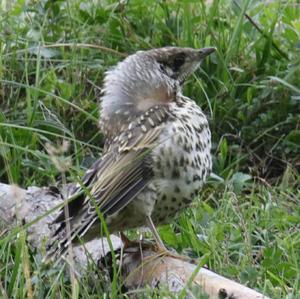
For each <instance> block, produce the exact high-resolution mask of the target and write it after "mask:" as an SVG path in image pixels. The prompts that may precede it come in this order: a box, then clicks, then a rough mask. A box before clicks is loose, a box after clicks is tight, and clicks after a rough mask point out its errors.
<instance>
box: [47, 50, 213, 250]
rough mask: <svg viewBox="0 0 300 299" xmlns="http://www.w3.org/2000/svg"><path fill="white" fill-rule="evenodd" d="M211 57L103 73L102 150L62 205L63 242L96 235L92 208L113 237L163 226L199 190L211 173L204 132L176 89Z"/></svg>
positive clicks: (139, 60) (162, 56)
mask: <svg viewBox="0 0 300 299" xmlns="http://www.w3.org/2000/svg"><path fill="white" fill-rule="evenodd" d="M213 51H214V49H212V48H204V49H200V50H195V49H190V48H175V47H173V48H172V47H167V48H161V49H155V50H150V51H141V52H137V53H136V54H134V55H131V56H129V57H128V58H126V59H125V60H124V61H123V62H121V63H119V64H118V65H117V66H116V67H115V68H114V69H112V70H110V71H108V72H107V74H106V77H105V83H104V96H103V97H102V102H101V120H100V127H101V130H102V132H103V133H104V135H105V137H106V143H105V146H104V151H103V155H102V157H101V158H100V159H99V160H98V161H97V162H96V163H95V164H94V165H93V166H92V167H91V169H89V170H88V171H87V173H86V175H85V176H84V177H83V179H82V185H84V186H85V187H86V189H87V190H88V192H83V190H82V185H81V186H80V185H79V186H77V187H76V188H74V191H73V194H72V197H75V199H74V200H73V201H71V202H70V203H69V204H68V207H69V212H70V219H69V221H70V227H71V236H70V238H69V239H70V240H72V241H73V240H75V239H77V237H79V238H82V239H84V240H90V239H93V238H95V237H97V236H99V235H100V226H99V217H98V213H97V209H99V211H101V212H102V214H103V215H104V217H105V220H106V224H107V226H108V229H109V231H110V233H113V232H117V231H123V230H126V229H129V228H134V227H140V226H144V225H149V222H148V221H147V219H149V218H150V221H151V219H152V220H153V222H154V224H160V223H167V222H169V221H171V220H172V219H173V218H174V217H175V215H176V214H177V213H178V212H179V211H181V210H182V209H184V208H185V207H187V206H188V205H189V204H190V203H191V201H192V200H193V198H194V197H195V196H196V195H197V193H198V191H199V190H201V187H202V185H203V183H204V182H205V179H206V178H207V176H208V175H209V173H210V170H211V156H210V148H211V142H210V130H209V127H208V122H207V119H206V117H205V115H204V114H203V112H202V111H201V109H200V107H199V106H198V105H197V104H196V103H195V102H194V101H193V100H191V99H189V98H187V97H184V96H183V95H182V92H181V84H182V83H183V81H184V79H185V77H186V76H187V75H189V74H190V73H192V72H193V71H194V70H195V69H196V68H197V67H198V66H199V65H200V62H201V60H202V59H203V58H204V57H206V56H207V55H209V54H210V53H211V52H213ZM85 191H86V190H85ZM87 193H89V194H87ZM95 205H96V206H97V209H96V208H95ZM64 218H65V216H64V213H63V212H62V213H61V215H60V216H59V217H58V218H57V220H56V223H59V226H58V229H57V231H56V234H55V238H54V239H55V240H58V241H59V246H58V247H57V248H60V250H63V249H64V248H65V247H66V246H67V244H68V238H67V237H66V227H65V221H64ZM152 229H153V227H152ZM52 244H54V241H53V243H52ZM52 246H53V245H52Z"/></svg>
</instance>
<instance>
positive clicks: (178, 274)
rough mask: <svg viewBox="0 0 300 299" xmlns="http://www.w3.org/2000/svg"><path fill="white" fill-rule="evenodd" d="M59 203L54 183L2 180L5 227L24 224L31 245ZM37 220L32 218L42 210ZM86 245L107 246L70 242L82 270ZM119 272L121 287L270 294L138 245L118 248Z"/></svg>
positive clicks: (99, 251)
mask: <svg viewBox="0 0 300 299" xmlns="http://www.w3.org/2000/svg"><path fill="white" fill-rule="evenodd" d="M61 203H62V198H61V195H60V193H59V192H56V190H55V189H54V188H38V187H30V188H28V190H24V189H20V188H19V187H17V186H14V185H6V184H1V183H0V221H1V222H2V223H4V224H5V228H6V229H9V228H12V227H14V226H16V225H17V224H22V225H26V224H28V223H32V224H31V225H30V226H29V227H28V236H29V237H28V240H29V241H30V242H31V244H32V246H34V247H35V248H37V249H38V248H39V244H41V241H42V240H43V239H44V238H45V236H49V235H50V234H51V226H50V223H51V222H52V220H53V219H54V218H55V217H56V215H57V213H58V211H57V210H56V211H54V212H53V213H50V214H47V212H48V211H49V210H51V209H54V208H55V207H56V206H58V205H59V204H61ZM42 215H45V216H43V217H41V219H40V220H39V221H38V222H35V220H36V219H37V218H38V217H40V216H42ZM110 239H111V242H112V244H113V248H114V249H115V250H116V251H122V252H123V250H121V248H122V242H121V240H120V238H118V237H116V236H114V235H112V236H111V237H110ZM86 250H87V251H88V252H89V254H90V255H91V257H92V258H93V259H94V260H95V261H96V262H98V261H99V260H101V259H103V257H104V256H106V255H107V253H108V252H110V249H109V246H108V242H107V241H106V240H105V239H98V240H94V241H91V242H89V243H87V244H85V248H83V246H78V247H76V248H74V257H75V261H76V263H78V265H79V266H80V267H79V268H78V269H81V270H80V271H85V269H86V267H87V263H88V259H87V257H86V254H85V252H86ZM122 273H123V276H124V283H125V287H126V288H127V289H128V290H129V292H130V290H136V289H138V288H140V287H145V286H150V287H152V288H158V287H161V286H167V287H168V288H169V290H170V291H172V292H174V293H175V294H180V293H181V294H182V295H184V297H185V298H194V296H193V295H192V292H191V289H192V288H193V289H194V288H195V287H199V289H201V291H202V292H203V293H204V294H207V295H208V296H209V298H216V299H217V298H228V299H229V298H231V299H233V298H234V299H242V298H243V299H244V298H247V299H262V298H265V299H268V297H266V296H264V295H262V294H260V293H258V292H256V291H254V290H252V289H249V288H248V287H245V286H243V285H241V284H239V283H237V282H234V281H232V280H229V279H227V278H225V277H222V276H220V275H218V274H216V273H214V272H212V271H210V270H208V269H205V268H200V267H198V266H197V264H195V263H194V262H193V261H191V262H188V261H187V260H183V259H180V258H176V257H172V256H160V255H158V253H157V252H155V251H154V250H153V249H151V247H149V248H146V249H143V250H141V249H140V247H139V246H137V247H131V248H127V249H126V250H124V252H123V253H122Z"/></svg>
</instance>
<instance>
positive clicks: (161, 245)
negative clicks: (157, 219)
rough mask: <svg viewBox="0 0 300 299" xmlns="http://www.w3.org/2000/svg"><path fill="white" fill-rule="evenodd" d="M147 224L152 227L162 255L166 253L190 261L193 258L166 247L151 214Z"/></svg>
mask: <svg viewBox="0 0 300 299" xmlns="http://www.w3.org/2000/svg"><path fill="white" fill-rule="evenodd" d="M147 226H148V227H149V228H150V230H151V232H152V234H153V236H154V239H155V241H156V245H157V247H158V248H157V249H158V251H159V254H161V255H164V256H170V257H173V258H176V259H180V260H183V261H188V262H191V261H192V259H191V258H189V257H188V256H182V255H179V254H178V253H176V252H172V251H170V250H169V249H167V248H166V246H165V244H164V243H163V241H162V239H161V238H160V236H159V234H158V232H157V230H156V228H155V225H154V223H153V221H152V219H151V217H150V216H147Z"/></svg>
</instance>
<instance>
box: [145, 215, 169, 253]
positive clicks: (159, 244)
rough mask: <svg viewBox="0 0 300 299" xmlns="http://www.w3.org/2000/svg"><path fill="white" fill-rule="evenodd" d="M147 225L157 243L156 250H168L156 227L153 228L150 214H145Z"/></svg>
mask: <svg viewBox="0 0 300 299" xmlns="http://www.w3.org/2000/svg"><path fill="white" fill-rule="evenodd" d="M147 226H148V227H149V228H150V230H151V232H152V234H153V236H154V239H155V241H156V244H157V247H158V250H159V251H165V252H168V249H167V248H166V246H165V244H164V243H163V241H162V239H161V238H160V236H159V234H158V232H157V230H156V228H155V225H154V223H153V221H152V219H151V217H150V216H147Z"/></svg>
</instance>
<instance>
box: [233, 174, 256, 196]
mask: <svg viewBox="0 0 300 299" xmlns="http://www.w3.org/2000/svg"><path fill="white" fill-rule="evenodd" d="M251 179H252V177H251V175H249V174H245V173H242V172H236V173H235V174H234V175H233V176H232V178H231V180H230V182H231V183H232V185H233V188H234V191H235V192H236V193H240V192H241V191H242V188H243V187H244V185H245V183H246V182H247V181H249V180H251Z"/></svg>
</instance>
